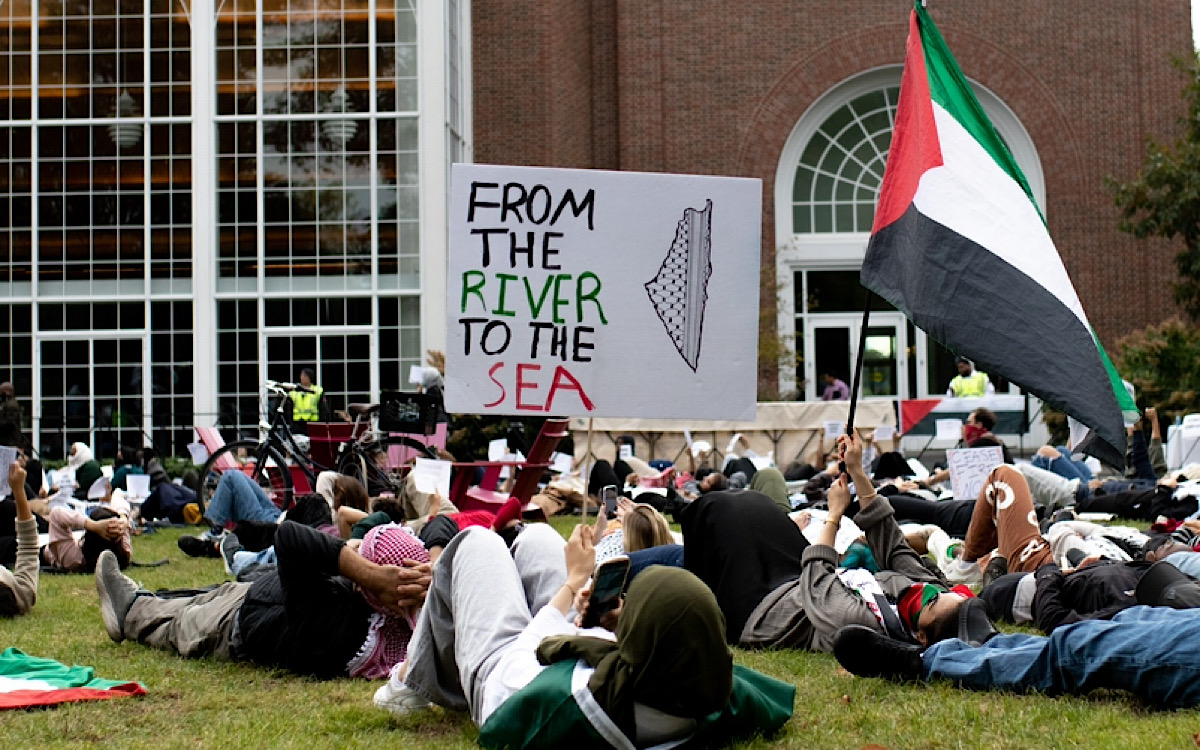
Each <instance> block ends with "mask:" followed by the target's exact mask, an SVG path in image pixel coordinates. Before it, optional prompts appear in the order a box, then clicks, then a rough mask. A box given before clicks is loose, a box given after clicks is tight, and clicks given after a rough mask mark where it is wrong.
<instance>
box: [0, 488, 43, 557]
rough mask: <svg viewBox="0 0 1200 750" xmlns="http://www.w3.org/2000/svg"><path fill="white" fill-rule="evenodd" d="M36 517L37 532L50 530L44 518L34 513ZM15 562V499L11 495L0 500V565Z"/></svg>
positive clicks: (41, 532)
mask: <svg viewBox="0 0 1200 750" xmlns="http://www.w3.org/2000/svg"><path fill="white" fill-rule="evenodd" d="M34 518H35V519H37V526H38V533H39V534H45V533H46V532H48V531H49V530H50V525H49V524H48V523H46V519H44V518H42V517H41V516H39V515H36V514H35V515H34ZM16 562H17V501H16V500H13V499H12V496H9V497H6V498H4V499H3V500H0V565H3V566H4V567H6V568H11V567H12V566H13V565H15V564H16Z"/></svg>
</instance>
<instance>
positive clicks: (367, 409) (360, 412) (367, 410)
mask: <svg viewBox="0 0 1200 750" xmlns="http://www.w3.org/2000/svg"><path fill="white" fill-rule="evenodd" d="M346 411H348V412H350V413H351V414H353V415H355V416H360V417H366V416H369V415H371V414H374V413H375V412H377V411H379V404H347V405H346Z"/></svg>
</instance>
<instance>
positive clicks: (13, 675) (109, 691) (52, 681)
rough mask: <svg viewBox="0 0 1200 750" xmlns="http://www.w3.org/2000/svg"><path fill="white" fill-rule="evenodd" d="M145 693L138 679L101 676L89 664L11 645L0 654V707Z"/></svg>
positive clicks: (28, 705)
mask: <svg viewBox="0 0 1200 750" xmlns="http://www.w3.org/2000/svg"><path fill="white" fill-rule="evenodd" d="M145 694H146V688H144V687H142V686H141V685H139V684H138V683H136V682H122V681H118V680H102V679H100V678H98V677H96V672H95V670H93V669H92V668H91V667H68V666H67V665H66V664H62V663H60V662H57V661H54V660H53V659H42V658H39V657H37V656H29V655H28V654H26V653H24V652H22V651H19V650H17V649H15V648H9V649H5V651H4V653H2V654H0V710H3V709H10V708H38V707H42V706H53V705H56V704H58V703H77V702H79V701H98V700H107V699H109V698H125V697H129V696H133V695H145Z"/></svg>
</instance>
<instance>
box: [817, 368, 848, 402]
mask: <svg viewBox="0 0 1200 750" xmlns="http://www.w3.org/2000/svg"><path fill="white" fill-rule="evenodd" d="M821 380H824V381H825V391H824V392H823V393H821V400H822V401H847V400H849V398H850V386H848V385H846V381H844V380H841V379H840V378H838V377H837V376H836V375H834V374H833V373H829V372H827V373H824V374H822V375H821Z"/></svg>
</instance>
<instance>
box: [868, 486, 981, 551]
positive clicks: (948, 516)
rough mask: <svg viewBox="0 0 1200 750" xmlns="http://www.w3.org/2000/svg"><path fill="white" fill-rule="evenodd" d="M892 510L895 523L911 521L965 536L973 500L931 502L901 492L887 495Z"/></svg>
mask: <svg viewBox="0 0 1200 750" xmlns="http://www.w3.org/2000/svg"><path fill="white" fill-rule="evenodd" d="M888 502H890V503H891V504H892V510H894V511H896V521H897V523H904V522H905V521H911V522H912V523H920V524H927V523H931V524H933V525H934V526H939V527H941V529H942V531H945V532H946V533H947V534H949V535H950V536H954V537H959V538H960V539H961V538H962V537H965V536H966V535H967V527H968V526H970V525H971V513H973V512H974V510H975V501H974V500H942V501H941V502H931V501H929V500H926V499H925V498H923V497H917V496H916V495H906V494H904V493H903V492H901V493H897V494H895V495H892V496H890V497H888Z"/></svg>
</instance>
